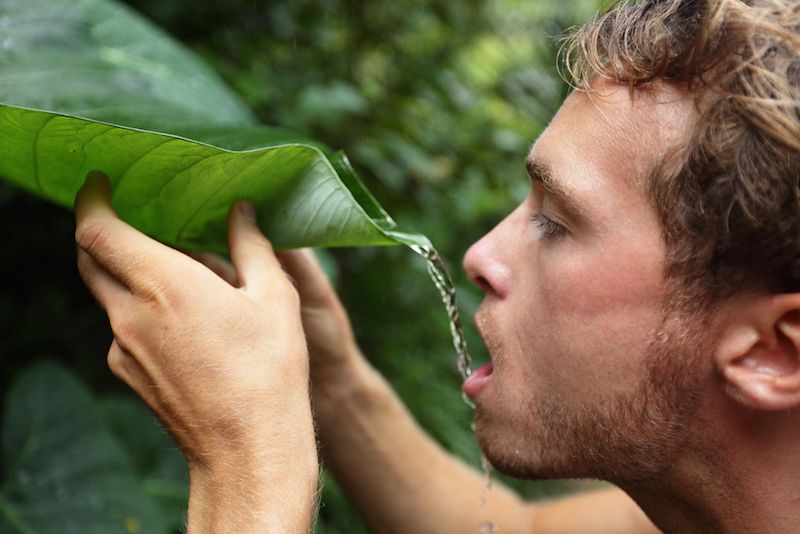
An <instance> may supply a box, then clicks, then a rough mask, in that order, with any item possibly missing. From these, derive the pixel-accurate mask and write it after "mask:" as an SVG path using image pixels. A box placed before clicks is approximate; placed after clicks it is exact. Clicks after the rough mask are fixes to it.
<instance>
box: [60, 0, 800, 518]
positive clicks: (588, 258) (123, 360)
mask: <svg viewBox="0 0 800 534" xmlns="http://www.w3.org/2000/svg"><path fill="white" fill-rule="evenodd" d="M566 50H567V55H566V57H567V61H566V65H567V67H568V69H569V71H570V73H571V74H572V76H573V79H574V80H575V82H576V84H577V86H578V89H577V90H576V91H575V92H573V94H572V95H571V96H570V97H569V98H568V99H567V100H566V101H565V103H564V105H563V106H562V108H561V110H560V111H559V112H558V114H557V115H556V117H555V118H554V119H553V122H552V123H551V124H550V126H549V127H548V128H547V130H546V131H545V132H544V133H543V134H542V136H541V137H540V138H539V139H538V140H537V141H536V143H535V144H534V146H533V148H532V150H531V153H530V154H529V155H528V158H527V161H526V163H527V167H528V170H529V174H530V175H531V179H532V187H531V194H530V195H529V197H528V198H527V199H526V200H525V201H524V202H523V203H522V204H521V205H520V206H519V207H518V208H517V209H516V210H514V211H513V212H512V213H511V214H510V215H509V216H508V217H507V218H506V219H505V220H504V221H503V222H501V223H500V224H499V225H498V226H497V227H496V228H495V229H494V230H492V232H490V233H489V234H488V235H486V236H485V237H484V238H483V239H481V240H480V241H479V242H478V243H476V244H475V245H474V246H473V247H472V248H471V249H470V251H469V252H468V253H467V256H466V258H465V260H464V266H465V269H466V271H467V273H468V275H469V277H470V278H471V280H472V281H473V282H475V283H476V284H477V285H478V286H480V287H481V288H482V289H483V291H484V292H485V294H486V298H485V300H484V303H483V305H482V306H481V309H480V311H479V312H478V314H477V317H476V323H477V325H478V327H479V330H480V331H481V334H482V337H483V339H484V340H485V342H486V345H487V347H488V349H489V352H490V355H491V359H492V364H490V365H488V366H485V367H482V368H480V369H478V370H476V371H475V373H474V374H473V375H472V376H471V377H470V378H468V379H467V380H466V381H465V383H464V391H465V392H466V393H467V394H468V395H469V396H470V397H471V398H472V399H473V400H474V401H475V404H476V427H477V435H478V439H479V442H480V445H481V447H482V449H483V450H484V452H485V453H486V455H487V457H488V458H489V460H490V461H491V462H492V463H493V464H494V465H495V466H496V467H497V468H498V469H500V470H502V471H505V472H507V473H510V474H514V475H517V476H521V477H526V478H555V477H595V478H602V479H605V480H608V481H611V482H613V483H615V484H616V485H617V486H619V487H620V488H621V489H620V490H616V489H615V490H608V491H601V492H598V493H593V494H588V495H585V496H578V497H571V498H567V499H564V500H563V501H556V502H554V503H549V504H531V503H525V502H523V501H521V500H520V499H519V498H517V497H516V496H514V495H513V494H512V493H511V492H509V491H507V490H506V489H503V488H494V489H493V490H492V492H491V493H490V495H489V498H488V500H487V503H486V505H485V506H484V507H480V506H478V505H477V496H478V495H480V492H481V489H482V485H483V480H482V478H481V477H480V475H479V474H477V473H475V472H474V471H473V470H471V469H470V468H468V467H467V466H465V465H463V464H462V463H460V462H459V461H458V460H456V459H454V458H452V457H451V456H449V455H447V454H446V453H445V452H444V451H443V450H442V449H440V448H439V447H438V446H437V445H436V444H435V443H434V442H433V441H432V440H430V439H429V438H428V437H427V436H425V435H424V433H423V432H422V431H421V430H420V429H419V428H418V427H417V426H416V425H415V423H414V422H413V420H412V419H411V418H410V417H409V415H408V413H407V412H406V411H405V409H404V408H403V406H402V405H401V403H400V402H399V401H398V399H397V398H396V397H395V396H394V394H393V393H392V391H391V389H390V388H389V386H388V385H387V384H386V383H385V381H383V380H382V378H381V377H380V376H378V375H377V374H376V373H375V371H373V370H372V369H371V367H370V366H369V364H368V363H367V361H366V360H365V359H364V358H363V357H362V355H361V354H360V353H359V349H358V347H357V345H356V342H355V340H354V338H353V335H352V331H351V329H350V326H349V323H348V319H347V315H346V313H345V311H344V309H343V308H342V306H341V304H340V303H339V301H338V299H337V297H336V295H335V293H334V292H333V290H332V289H331V287H330V285H329V284H328V282H327V280H326V279H325V276H324V274H323V273H322V271H321V269H320V268H319V266H318V265H317V264H316V263H315V262H314V260H313V257H312V256H311V255H310V254H309V253H308V252H302V251H292V252H285V253H280V254H279V255H278V256H279V258H280V264H279V260H278V259H276V257H275V255H274V254H273V253H272V250H271V248H270V247H269V244H268V241H266V239H265V238H264V237H263V236H261V235H260V233H259V232H258V229H257V228H256V227H255V225H254V224H253V222H252V221H253V217H252V212H251V211H250V209H251V208H249V206H248V204H246V203H240V204H238V205H237V207H236V208H235V209H234V210H232V212H231V217H230V243H231V257H232V261H233V266H231V265H228V264H226V263H225V262H223V261H222V260H220V259H219V258H216V257H214V256H208V255H196V256H194V258H195V259H191V258H188V257H186V256H184V255H183V254H181V253H179V252H176V251H174V250H171V249H169V248H167V247H164V246H162V245H159V244H158V243H155V242H153V241H151V240H149V239H148V238H146V237H144V236H142V235H141V234H139V233H138V232H136V231H135V230H133V229H131V228H130V227H128V226H127V225H125V224H124V223H122V222H120V221H119V220H117V219H116V218H115V216H114V214H113V212H112V211H111V209H110V207H109V204H108V198H107V197H108V190H107V186H106V185H105V183H104V182H103V180H102V179H99V178H96V177H93V178H92V179H90V180H89V181H88V182H87V185H86V186H85V187H84V189H83V190H82V192H81V194H80V195H79V198H78V202H77V217H78V228H77V233H76V236H77V241H78V244H79V246H80V252H79V263H80V267H81V272H82V273H83V276H84V278H85V280H86V281H87V283H88V285H89V286H90V288H92V290H93V291H94V293H95V294H96V295H97V297H98V299H99V300H100V301H101V303H102V304H103V305H104V306H105V307H106V309H107V311H108V314H109V317H110V320H111V324H112V328H113V330H114V334H115V341H114V343H113V344H112V346H111V349H110V351H109V365H110V367H111V369H112V370H113V371H114V372H115V373H116V374H117V375H118V376H120V377H121V378H122V379H123V380H125V381H126V382H127V383H128V384H130V385H131V387H133V389H134V390H135V391H136V392H137V393H138V394H139V395H141V396H142V397H143V399H144V400H145V401H146V402H147V403H148V404H149V405H150V407H151V408H153V410H154V411H155V412H156V414H157V415H158V416H159V417H160V418H161V419H162V421H164V423H165V424H166V425H167V427H168V428H169V429H170V431H171V432H172V433H173V435H174V436H175V437H176V439H177V440H178V442H179V443H180V444H181V446H182V448H183V450H184V452H185V453H186V456H187V460H188V462H189V469H190V481H191V496H190V503H189V531H190V532H203V531H209V532H261V531H264V532H299V531H302V530H306V529H308V528H309V526H310V524H311V522H312V513H313V495H314V489H315V486H316V469H317V467H316V465H317V464H316V450H315V443H314V430H313V427H312V422H311V420H312V419H311V418H312V416H311V408H310V403H309V398H308V394H309V390H308V383H307V377H308V375H307V373H309V372H310V377H311V384H312V388H311V392H310V393H311V396H312V398H313V403H314V418H315V420H316V424H317V433H318V437H319V440H320V442H321V452H322V454H323V455H324V458H325V460H326V464H327V465H328V467H329V468H330V469H331V470H332V472H333V473H334V475H335V476H336V477H337V479H338V480H339V482H340V483H341V485H342V486H343V487H344V489H345V491H346V492H347V494H348V495H349V496H350V498H351V500H352V501H353V502H354V503H355V505H356V506H357V507H358V508H359V509H360V510H361V511H362V513H363V514H364V517H365V518H366V520H367V522H368V523H369V524H370V526H371V527H372V528H373V529H374V530H375V531H376V532H426V533H432V532H446V533H450V532H478V530H479V528H480V526H481V525H484V524H486V522H487V521H491V522H492V523H494V525H495V526H496V528H497V531H498V532H531V533H547V532H576V533H584V532H592V533H596V532H609V533H611V532H614V533H620V532H621V533H626V532H630V533H633V532H655V531H657V530H656V526H657V527H658V529H660V530H662V531H665V532H680V533H686V532H737V533H738V532H768V533H779V532H798V531H800V506H798V505H799V504H800V484H798V482H797V481H798V480H800V452H798V451H800V410H797V407H798V406H800V259H799V258H800V238H799V237H798V236H800V191H799V190H798V179H800V112H798V108H799V107H800V105H799V104H798V102H800V94H799V93H800V6H799V5H798V4H797V3H796V2H794V1H790V0H762V1H752V2H743V1H739V0H708V1H707V2H703V1H699V0H662V1H650V2H643V3H639V4H633V5H629V4H621V5H619V6H617V7H616V8H614V9H613V10H612V11H610V12H609V13H607V14H606V15H604V16H603V17H601V18H599V19H598V20H596V21H592V22H590V23H589V24H588V25H586V26H584V27H583V28H581V29H579V30H578V31H577V32H576V33H575V34H573V35H572V37H571V39H570V41H569V43H568V45H567V49H566ZM196 260H198V261H196ZM281 266H282V267H283V269H285V271H286V272H287V273H288V274H290V275H291V277H292V280H293V281H294V283H295V286H296V291H295V290H294V289H293V288H292V285H291V284H290V282H289V281H288V279H287V277H286V276H284V272H283V271H282V270H281ZM298 295H299V300H298Z"/></svg>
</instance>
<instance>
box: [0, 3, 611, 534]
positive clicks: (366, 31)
mask: <svg viewBox="0 0 800 534" xmlns="http://www.w3.org/2000/svg"><path fill="white" fill-rule="evenodd" d="M128 3H129V4H131V5H132V6H133V7H134V8H135V9H137V10H139V11H141V12H142V13H144V14H145V15H146V16H147V17H149V18H150V19H152V20H153V21H155V22H156V23H157V24H159V25H160V26H162V27H163V28H165V30H166V31H168V32H169V33H171V34H173V35H174V36H176V37H177V38H178V39H180V40H181V41H183V42H184V43H185V44H186V45H187V46H189V47H190V48H192V49H194V50H195V51H197V52H198V53H200V54H201V55H202V56H203V57H204V58H205V59H206V60H207V61H208V62H209V63H210V64H211V65H212V66H213V67H215V68H216V69H218V70H219V72H221V73H222V75H223V76H224V77H225V79H226V80H227V81H228V82H229V84H230V85H231V86H232V87H234V89H235V90H237V91H238V92H239V93H240V94H241V95H242V96H243V97H244V98H245V100H246V101H247V102H248V104H249V105H250V106H251V108H252V109H253V110H254V111H255V113H256V114H257V116H258V117H259V118H260V119H261V121H262V122H264V123H266V124H270V125H276V126H282V127H286V128H290V129H293V130H296V131H299V132H300V133H303V134H306V135H309V136H311V137H315V138H317V139H319V140H321V141H323V142H325V143H326V144H328V145H329V146H331V147H334V148H343V149H345V150H346V151H347V153H348V154H349V155H350V158H351V160H352V161H353V163H354V165H355V167H356V169H357V170H358V171H359V173H360V174H361V176H362V178H363V179H364V181H365V183H366V184H367V187H368V188H369V189H370V190H371V191H372V192H373V193H374V194H375V196H376V197H377V198H378V200H379V201H380V202H381V204H382V205H383V206H384V207H386V208H387V210H388V211H389V213H391V214H392V216H393V217H394V218H395V219H396V220H397V221H398V222H399V223H400V224H401V226H402V227H403V228H408V229H412V230H415V231H418V232H421V233H424V234H426V235H428V236H429V237H430V238H431V239H432V241H433V242H434V243H435V244H436V245H437V248H438V249H439V251H440V253H441V254H442V256H443V257H444V258H446V260H447V261H448V263H449V265H450V266H451V270H452V271H453V274H454V278H455V280H456V285H457V288H458V292H459V298H460V303H461V307H462V311H463V312H464V313H465V314H466V316H467V318H468V319H467V321H466V322H467V324H468V328H467V335H468V340H469V341H470V347H471V349H472V351H473V353H474V354H475V356H476V360H478V361H479V362H480V361H483V360H485V353H484V352H483V347H482V345H481V342H480V340H479V338H478V337H477V335H476V333H475V331H474V329H473V328H472V327H471V324H469V323H471V321H470V320H469V318H470V317H471V315H472V313H474V311H475V310H476V308H477V306H478V305H479V303H480V298H481V295H480V292H479V291H478V290H477V289H476V288H474V287H472V286H470V285H469V283H468V282H467V281H466V280H465V277H464V276H463V272H462V271H461V269H460V265H459V264H460V260H461V257H462V256H463V254H464V253H465V251H466V250H467V248H468V247H469V245H470V244H471V243H472V242H474V241H475V240H477V239H478V238H479V237H480V236H481V235H483V234H484V233H485V232H486V231H488V230H489V229H490V228H491V227H492V226H493V225H494V224H496V223H497V222H498V221H499V220H500V219H501V218H502V217H503V216H504V215H505V214H506V213H508V212H509V211H510V210H511V209H512V208H513V206H514V205H515V203H517V202H518V201H520V200H521V199H522V198H523V197H524V195H525V194H526V193H527V189H528V183H527V178H526V175H525V171H524V167H523V158H524V156H525V154H526V152H527V149H528V147H529V146H530V143H531V142H532V141H533V140H534V139H535V137H536V136H537V135H538V133H539V132H540V131H541V130H542V129H543V128H544V127H545V126H546V124H547V122H548V121H549V120H550V118H551V117H552V115H553V113H554V112H555V110H556V109H557V107H558V105H559V104H560V102H561V100H562V99H563V97H564V96H565V94H566V91H567V88H566V86H565V84H564V83H563V82H562V81H561V80H560V79H559V77H558V75H557V73H556V70H555V64H556V60H555V56H556V51H557V45H556V44H555V42H554V41H553V39H552V37H554V36H557V35H559V34H560V33H561V32H562V31H563V29H565V28H566V27H568V26H570V25H572V24H575V23H577V22H579V21H581V20H585V19H586V18H587V17H589V16H591V15H592V14H593V13H594V12H595V11H596V10H597V9H598V7H599V3H600V2H599V0H576V1H573V2H558V3H550V2H547V3H545V2H531V1H521V0H484V1H477V0H463V1H461V2H450V1H447V0H398V1H394V2H389V1H385V0H384V1H371V2H359V1H355V0H276V1H270V2H266V1H253V0H225V1H223V0H209V1H205V2H192V1H189V0H128ZM0 228H3V229H4V230H3V235H4V237H5V246H4V247H3V249H2V251H1V252H0V276H1V277H2V280H3V298H2V299H0V329H2V330H0V339H2V340H3V342H2V344H0V386H1V387H2V389H3V391H5V390H6V389H7V387H8V385H9V383H10V381H11V379H12V378H13V377H14V376H15V375H16V374H17V373H18V372H19V370H20V369H21V368H23V367H24V366H26V365H27V364H28V363H29V362H30V361H32V360H33V359H37V358H40V357H45V356H46V357H51V358H56V359H58V360H59V361H61V362H63V363H65V364H67V365H68V366H69V367H71V368H72V369H73V370H75V371H76V372H77V373H78V374H79V375H80V376H81V378H83V379H84V381H85V382H86V383H87V384H88V385H89V387H90V389H92V390H93V391H94V392H95V393H96V394H98V395H100V396H101V397H104V396H108V395H109V394H113V395H115V396H117V395H121V394H126V395H127V394H128V393H127V392H125V389H124V387H123V386H122V385H121V384H119V383H118V382H117V381H116V380H115V379H114V378H113V376H112V375H111V374H110V372H109V371H108V370H107V368H106V367H105V357H104V356H105V352H106V348H107V346H108V343H109V342H110V339H111V335H110V331H109V329H108V326H107V321H106V320H105V317H104V315H103V314H102V312H101V311H100V310H99V309H98V307H97V306H96V305H95V304H94V303H93V301H92V298H91V297H90V295H89V294H88V291H86V290H85V288H84V287H83V286H82V284H81V282H80V280H79V278H78V276H77V272H76V268H75V252H74V244H73V231H74V225H73V222H72V216H71V214H70V213H67V212H65V211H63V210H61V209H59V208H56V207H53V206H50V205H46V204H44V203H42V202H41V201H38V200H35V199H33V198H29V197H28V196H26V195H24V194H23V193H21V192H18V191H16V190H14V189H11V188H10V187H9V186H6V185H2V184H0ZM327 259H328V260H330V265H331V266H332V268H333V269H334V270H335V271H336V278H337V285H338V289H339V291H340V294H341V296H342V299H343V300H344V302H345V304H346V306H347V308H348V310H349V311H350V314H351V318H352V321H353V324H354V327H355V330H356V333H357V335H358V338H359V341H360V343H361V345H362V348H363V349H364V352H365V354H367V355H368V357H369V358H370V359H371V361H372V362H373V364H374V365H375V366H376V367H377V368H378V369H379V370H380V371H381V372H383V373H384V375H385V376H386V377H387V378H388V379H389V380H390V381H391V382H392V384H393V385H394V386H395V388H396V389H397V391H398V393H399V394H400V396H401V397H402V398H403V399H404V400H405V402H406V403H407V404H408V406H409V407H410V409H411V411H412V412H413V413H414V415H415V416H416V417H417V418H418V419H419V421H420V422H421V424H422V425H423V426H424V427H425V428H426V429H427V430H428V431H429V432H430V433H431V434H432V435H434V436H435V438H436V439H438V440H439V441H440V442H441V443H442V444H443V445H444V446H445V447H447V448H449V449H450V450H452V451H454V452H455V453H456V454H458V455H459V456H461V457H463V458H465V459H466V460H467V461H469V462H470V463H472V464H474V465H478V463H479V453H478V449H477V447H476V445H475V442H474V437H473V435H472V433H471V431H470V429H469V423H470V419H471V413H470V410H469V408H467V406H466V405H464V403H463V402H462V400H461V396H460V393H459V386H460V381H459V378H458V374H457V372H456V369H455V357H454V354H453V350H452V346H451V344H450V339H449V335H448V326H447V320H446V316H445V314H444V311H443V309H442V307H441V303H440V302H439V300H438V296H437V294H436V291H435V289H434V287H433V285H432V284H431V283H430V282H429V281H428V279H427V274H426V272H425V265H424V262H423V261H422V260H421V259H419V258H417V257H415V256H414V255H413V254H412V253H410V252H409V251H408V250H407V249H403V248H400V247H393V248H380V249H352V250H336V251H332V252H331V253H330V256H329V257H328V258H327ZM121 435H124V432H122V434H121ZM173 452H174V451H173ZM514 485H515V487H516V488H517V489H518V490H519V491H521V492H522V493H523V494H525V495H527V496H531V497H534V496H538V495H542V494H547V493H552V492H555V491H560V489H561V487H560V486H558V485H554V484H552V483H550V484H541V483H514ZM387 498H390V496H387ZM479 498H480V496H479V495H476V496H475V505H476V506H478V503H479ZM318 531H319V532H363V531H365V530H364V527H363V525H362V524H361V523H360V520H359V519H358V517H357V515H356V514H355V513H354V512H353V511H352V510H351V509H350V508H349V505H348V504H347V503H346V500H345V499H344V497H343V496H342V495H341V494H340V493H339V492H338V490H337V488H336V486H335V483H334V482H333V481H328V482H327V483H326V486H325V491H324V495H323V507H322V509H321V513H320V525H319V528H318Z"/></svg>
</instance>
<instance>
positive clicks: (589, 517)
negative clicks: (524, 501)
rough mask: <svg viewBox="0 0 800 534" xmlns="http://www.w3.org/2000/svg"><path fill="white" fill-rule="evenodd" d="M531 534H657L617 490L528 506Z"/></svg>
mask: <svg viewBox="0 0 800 534" xmlns="http://www.w3.org/2000/svg"><path fill="white" fill-rule="evenodd" d="M528 508H529V511H530V523H529V524H530V530H529V532H530V533H531V534H573V533H574V534H583V533H586V532H592V533H593V534H658V533H659V532H661V531H660V530H658V529H657V528H656V527H655V526H654V525H653V523H652V522H650V520H649V519H648V518H647V516H646V515H645V513H644V512H642V510H641V508H639V506H638V505H637V504H636V503H635V502H634V501H633V499H631V498H630V497H629V496H628V495H627V494H626V493H625V492H624V491H622V490H620V489H617V488H610V489H602V490H596V491H589V492H586V493H581V494H578V495H571V496H569V497H563V498H561V499H558V500H554V501H550V502H546V503H542V502H537V503H529V504H528Z"/></svg>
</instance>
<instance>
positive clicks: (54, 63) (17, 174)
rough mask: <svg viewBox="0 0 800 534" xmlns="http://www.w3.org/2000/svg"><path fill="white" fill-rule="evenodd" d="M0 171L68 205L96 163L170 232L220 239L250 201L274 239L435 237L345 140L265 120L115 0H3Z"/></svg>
mask: <svg viewBox="0 0 800 534" xmlns="http://www.w3.org/2000/svg"><path fill="white" fill-rule="evenodd" d="M0 43H3V54H0V153H2V154H3V157H2V159H0V177H2V178H5V179H6V180H8V181H10V182H12V183H14V184H16V185H18V186H20V187H22V188H25V189H27V190H28V191H31V192H32V193H34V194H36V195H39V196H41V197H43V198H46V199H48V200H51V201H53V202H56V203H58V204H61V205H63V206H66V207H71V205H72V203H73V199H74V196H75V193H76V192H77V190H78V188H79V187H80V185H81V184H82V183H83V180H84V179H85V176H86V174H87V173H88V172H89V171H91V170H101V171H103V172H104V173H106V174H107V175H108V176H109V178H110V180H111V183H112V185H113V189H114V193H113V199H112V202H113V204H114V207H115V208H116V209H117V211H118V213H119V215H120V217H121V218H123V219H124V220H126V221H128V222H130V223H131V224H133V225H134V226H136V227H137V228H139V229H141V230H142V231H144V232H146V233H148V234H150V235H152V236H154V237H156V238H158V239H159V240H161V241H164V242H166V243H169V244H171V245H175V246H181V247H186V248H206V249H211V250H218V251H222V250H225V248H226V245H225V242H226V238H225V236H226V232H225V226H226V223H225V217H226V214H227V211H228V209H229V207H230V205H231V204H232V203H233V201H235V200H236V199H238V198H249V199H251V200H253V201H254V203H255V204H256V207H257V211H258V213H259V223H260V225H261V227H262V229H263V230H264V231H265V233H266V234H267V236H268V237H270V239H271V240H272V241H273V243H274V244H275V245H276V246H277V247H300V246H360V245H391V244H398V243H404V244H410V245H425V244H428V241H427V239H426V238H424V237H423V236H420V235H413V234H407V233H402V232H398V231H397V230H396V227H395V223H394V222H393V221H392V220H391V218H390V217H389V216H388V215H387V214H386V212H385V211H384V210H383V209H382V208H381V207H380V206H379V205H378V203H377V202H376V201H375V199H374V198H373V197H372V196H371V195H370V193H369V192H368V191H367V190H366V188H364V186H363V185H362V183H361V182H360V180H359V178H358V176H357V175H356V174H355V172H354V171H353V169H352V167H351V166H350V165H349V163H348V162H347V159H346V158H345V157H344V156H343V155H342V154H339V153H335V152H332V151H331V150H329V149H327V148H326V147H324V146H322V145H320V144H318V143H315V142H313V141H310V140H307V139H303V138H301V137H299V136H297V135H294V134H290V133H287V132H283V131H280V130H277V129H272V128H268V127H264V126H260V125H258V124H257V123H256V121H255V119H254V118H253V116H252V115H251V114H250V112H249V111H247V109H246V107H245V106H244V105H243V104H242V103H241V101H240V100H239V99H238V98H237V97H236V96H234V95H233V93H232V92H230V91H229V90H228V89H227V88H226V87H225V86H224V85H223V84H222V82H221V81H220V80H219V79H218V77H217V76H216V75H215V74H214V73H212V72H211V71H210V69H209V68H208V67H207V66H206V65H204V64H203V63H202V61H201V60H199V59H198V58H197V57H195V56H194V55H193V54H192V53H191V52H189V51H188V50H186V49H184V48H182V47H181V46H180V45H178V44H177V43H175V42H174V41H173V40H172V39H171V38H169V37H168V36H167V35H166V34H164V33H163V32H161V31H160V30H158V29H157V28H156V27H154V26H153V25H151V24H149V23H148V22H147V21H145V20H144V19H142V18H141V17H140V16H138V15H136V14H135V13H134V12H132V11H131V10H130V9H128V8H127V7H124V6H122V5H120V4H117V3H116V2H114V1H112V0H26V1H25V2H20V1H18V0H0Z"/></svg>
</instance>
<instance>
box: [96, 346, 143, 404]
mask: <svg viewBox="0 0 800 534" xmlns="http://www.w3.org/2000/svg"><path fill="white" fill-rule="evenodd" d="M106 360H107V362H108V368H109V369H111V372H112V373H114V376H116V377H117V378H119V379H120V380H122V381H123V382H125V383H126V384H128V387H130V388H131V389H132V390H133V391H134V392H135V393H136V394H137V395H139V396H140V397H141V398H142V400H143V401H145V402H146V403H147V404H148V405H149V406H151V407H152V406H153V404H154V397H153V391H152V388H151V387H149V384H150V378H149V377H148V375H147V374H146V373H145V371H144V369H142V367H141V365H139V362H137V361H136V358H134V357H133V355H132V354H130V353H129V352H128V351H126V350H125V349H123V348H122V347H121V346H120V345H119V343H117V340H116V339H115V340H114V341H112V342H111V346H110V347H109V349H108V356H107V357H106Z"/></svg>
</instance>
